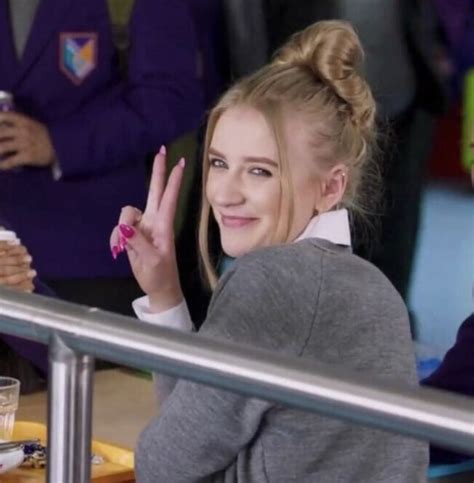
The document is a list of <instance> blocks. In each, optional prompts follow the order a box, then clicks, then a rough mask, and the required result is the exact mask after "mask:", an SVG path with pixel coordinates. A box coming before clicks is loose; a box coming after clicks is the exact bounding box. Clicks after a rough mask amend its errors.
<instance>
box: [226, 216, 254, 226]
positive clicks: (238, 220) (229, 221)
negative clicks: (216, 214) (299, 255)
mask: <svg viewBox="0 0 474 483" xmlns="http://www.w3.org/2000/svg"><path fill="white" fill-rule="evenodd" d="M256 220H257V218H248V217H243V216H224V215H221V222H222V225H223V226H225V227H226V228H242V227H244V226H247V225H249V224H250V223H253V222H254V221H256Z"/></svg>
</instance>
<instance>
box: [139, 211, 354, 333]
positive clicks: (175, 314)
mask: <svg viewBox="0 0 474 483" xmlns="http://www.w3.org/2000/svg"><path fill="white" fill-rule="evenodd" d="M305 238H322V239H324V240H328V241H330V242H332V243H334V244H336V245H344V246H349V247H350V246H351V232H350V227H349V214H348V212H347V210H346V209H341V210H334V211H328V212H327V213H321V214H320V215H317V216H315V217H314V218H312V219H311V220H310V222H309V223H308V226H307V227H306V228H305V229H304V231H303V233H301V235H300V236H299V237H298V238H296V240H295V242H297V241H300V240H304V239H305ZM132 307H133V310H134V311H135V314H136V315H137V317H138V318H139V319H140V320H143V321H145V322H149V323H150V324H155V325H159V326H161V327H169V328H174V329H178V330H182V331H186V332H191V331H193V330H194V324H193V322H192V320H191V316H190V315H189V310H188V306H187V304H186V301H185V300H183V301H182V302H181V303H180V304H179V305H176V306H175V307H172V308H171V309H168V310H165V311H164V312H158V313H152V312H150V304H149V301H148V297H147V296H145V297H141V298H138V299H136V300H135V301H134V302H133V303H132Z"/></svg>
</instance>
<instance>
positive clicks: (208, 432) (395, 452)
mask: <svg viewBox="0 0 474 483" xmlns="http://www.w3.org/2000/svg"><path fill="white" fill-rule="evenodd" d="M200 333H202V334H204V335H206V336H208V337H213V338H216V339H219V340H231V341H234V342H238V343H241V344H246V345H251V346H256V347H259V348H262V349H269V350H271V351H278V352H279V353H285V354H287V355H289V356H297V357H303V358H305V359H309V360H314V361H321V362H325V363H329V364H340V365H345V366H346V367H349V368H351V369H352V370H354V371H361V372H364V373H373V374H374V375H376V376H379V377H384V378H387V379H397V380H399V381H403V382H405V383H410V384H414V385H415V384H416V376H415V365H414V358H413V354H412V346H411V341H410V334H409V326H408V319H407V312H406V308H405V306H404V304H403V301H402V300H401V298H400V297H399V295H398V294H397V292H396V291H395V289H394V288H393V287H392V286H391V284H390V283H389V282H388V280H387V279H386V278H385V277H384V276H383V275H382V273H381V272H380V271H379V270H377V269H376V268H375V267H374V266H372V265H371V264H369V263H367V262H365V261H363V260H362V259H360V258H358V257H356V256H355V255H353V254H351V253H350V251H349V249H347V248H342V247H339V246H336V245H334V244H332V243H330V242H327V241H324V240H319V239H315V238H313V239H307V240H304V241H301V242H297V243H294V244H290V245H284V246H276V247H270V248H264V249H261V250H257V251H255V252H253V253H251V254H249V255H246V256H244V257H242V258H241V259H239V260H238V261H237V262H236V263H235V264H234V266H233V267H232V268H230V269H229V270H228V272H226V274H225V275H224V276H223V277H222V279H221V280H220V282H219V285H218V287H217V288H216V290H215V293H214V295H213V298H212V301H211V304H210V307H209V311H208V316H207V319H206V321H205V323H204V325H203V326H202V328H201V331H200ZM198 336H199V335H197V337H198ZM427 463H428V453H427V445H426V444H425V443H422V442H419V441H415V440H412V439H409V438H405V437H401V436H398V435H394V434H390V433H387V432H383V431H378V430H374V429H370V428H366V427H362V426H358V425H353V424H349V423H347V422H344V421H340V420H336V419H330V418H327V417H323V416H319V415H317V414H313V413H307V412H303V411H299V410H296V409H291V408H286V407H282V406H279V405H276V404H275V403H271V402H267V401H262V400H258V399H253V398H248V397H244V396H241V395H238V394H234V393H230V392H225V391H221V390H217V389H214V388H210V387H206V386H202V385H199V384H195V383H191V382H188V381H185V380H180V381H178V382H177V384H176V386H175V387H174V389H173V390H172V392H171V393H170V395H169V397H168V398H167V399H166V401H164V403H163V405H162V407H161V411H160V416H159V417H158V418H156V419H155V420H153V421H152V422H151V423H150V424H149V425H148V427H147V428H146V429H145V430H144V432H143V433H142V434H141V436H140V439H139V442H138V446H137V449H136V475H137V481H139V482H140V483H148V482H149V483H160V482H163V483H185V482H225V483H231V482H239V483H253V482H258V483H260V482H272V483H273V482H275V483H277V482H278V483H279V482H281V483H291V482H295V483H296V482H298V483H306V482H307V483H313V482H322V483H333V482H334V483H335V482H351V483H358V482H363V483H382V482H383V483H391V482H393V483H394V482H399V483H416V482H420V481H425V474H426V467H427Z"/></svg>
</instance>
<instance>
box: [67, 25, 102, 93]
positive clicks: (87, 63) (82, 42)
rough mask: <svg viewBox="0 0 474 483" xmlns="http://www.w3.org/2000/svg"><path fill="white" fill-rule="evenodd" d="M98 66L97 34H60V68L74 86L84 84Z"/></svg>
mask: <svg viewBox="0 0 474 483" xmlns="http://www.w3.org/2000/svg"><path fill="white" fill-rule="evenodd" d="M96 65H97V34H96V33H93V32H63V33H61V34H60V37H59V67H60V69H61V70H62V72H63V73H64V74H65V75H66V76H67V77H69V79H70V80H71V81H72V82H74V84H80V83H81V82H83V81H84V79H85V78H86V77H87V76H88V75H89V74H90V73H91V72H92V71H93V70H94V69H95V67H96Z"/></svg>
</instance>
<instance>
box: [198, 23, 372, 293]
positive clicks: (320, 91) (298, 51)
mask: <svg viewBox="0 0 474 483" xmlns="http://www.w3.org/2000/svg"><path fill="white" fill-rule="evenodd" d="M362 59H363V50H362V46H361V44H360V41H359V38H358V37H357V34H356V33H355V31H354V29H353V28H352V26H351V25H350V24H349V23H347V22H342V21H324V22H317V23H315V24H313V25H311V26H310V27H308V28H306V29H305V30H303V31H301V32H299V33H297V34H295V35H293V36H292V37H291V38H290V40H289V41H288V42H287V43H286V44H285V45H284V46H283V47H282V48H281V49H280V50H278V51H277V52H276V54H275V56H274V58H273V60H272V62H270V63H269V64H268V65H266V66H264V67H263V68H261V69H260V70H258V71H257V72H255V73H254V74H252V75H250V76H248V77H246V78H244V79H242V80H240V81H239V82H237V83H236V84H235V85H234V86H233V87H231V88H230V89H229V90H228V91H227V92H226V93H225V94H224V95H223V96H222V97H221V99H220V100H219V102H218V103H217V105H216V106H215V107H214V109H212V111H211V113H210V115H209V120H208V125H207V130H206V136H205V142H204V153H203V194H202V206H201V217H200V223H199V249H200V254H201V258H202V264H203V269H204V272H205V276H206V278H207V281H208V282H209V285H210V286H211V287H212V288H214V287H215V285H216V283H217V276H216V271H215V263H213V262H212V261H211V257H210V249H209V248H210V247H209V214H210V205H209V202H208V200H207V198H206V195H205V188H206V182H207V175H208V170H209V165H208V154H209V147H210V143H211V140H212V136H213V134H214V129H215V127H216V124H217V122H218V121H219V119H220V117H221V115H222V114H223V113H224V112H225V111H226V110H227V109H230V108H232V107H236V106H250V107H252V108H254V109H256V110H258V111H259V112H261V113H262V114H263V116H264V117H265V119H266V121H267V123H268V125H269V126H270V128H271V130H272V132H273V134H274V137H275V141H276V144H277V148H278V153H279V165H280V174H281V176H280V179H281V193H282V196H281V202H280V213H283V214H285V215H286V216H281V217H280V221H279V226H278V227H277V230H276V234H275V237H274V238H275V240H274V241H275V243H278V242H284V241H285V240H287V237H288V235H289V229H290V226H291V220H292V216H293V203H292V199H293V193H292V188H291V182H290V180H291V171H290V167H289V160H288V158H287V155H286V153H287V151H286V149H285V142H284V136H283V119H284V117H285V114H286V113H287V112H288V111H289V112H294V113H296V114H298V115H303V116H305V119H306V120H307V124H308V127H309V128H310V129H313V132H311V131H310V139H311V140H312V146H313V147H314V148H315V150H317V151H316V152H317V160H318V161H317V164H318V166H319V167H320V168H321V169H326V168H330V167H331V166H333V165H335V164H336V163H343V164H345V166H346V167H347V178H348V179H347V187H346V191H345V193H344V197H343V199H342V201H341V203H340V205H339V206H340V207H347V208H349V209H351V210H352V211H356V212H357V211H358V212H360V213H363V212H364V203H363V201H362V200H361V196H360V191H361V190H360V189H359V188H360V185H361V180H362V179H363V178H364V172H365V170H366V168H367V166H368V165H369V161H370V160H371V157H372V153H373V148H374V147H375V142H376V135H375V111H376V107H375V102H374V99H373V97H372V93H371V91H370V88H369V86H368V84H367V83H366V81H365V80H364V78H363V77H362V75H361V73H360V72H359V68H360V65H361V61H362Z"/></svg>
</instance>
